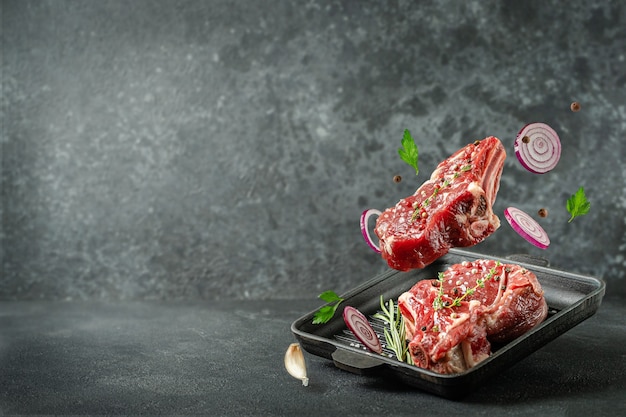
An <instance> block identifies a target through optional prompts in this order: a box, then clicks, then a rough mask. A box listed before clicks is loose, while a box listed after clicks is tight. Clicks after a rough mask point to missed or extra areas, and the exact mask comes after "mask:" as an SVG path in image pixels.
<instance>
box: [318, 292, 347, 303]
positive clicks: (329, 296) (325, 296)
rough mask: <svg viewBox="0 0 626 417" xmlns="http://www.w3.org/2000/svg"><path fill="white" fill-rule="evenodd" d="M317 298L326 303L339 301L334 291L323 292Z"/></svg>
mask: <svg viewBox="0 0 626 417" xmlns="http://www.w3.org/2000/svg"><path fill="white" fill-rule="evenodd" d="M318 297H319V298H321V299H322V300H324V301H326V302H327V303H332V302H333V301H338V300H340V299H341V298H340V297H339V296H338V295H337V293H336V292H335V291H330V290H329V291H324V292H323V293H321V294H320V295H319V296H318Z"/></svg>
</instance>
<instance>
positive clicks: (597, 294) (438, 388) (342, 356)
mask: <svg viewBox="0 0 626 417" xmlns="http://www.w3.org/2000/svg"><path fill="white" fill-rule="evenodd" d="M476 259H494V260H499V261H500V262H502V263H516V264H518V265H521V266H523V267H525V268H527V269H529V270H531V271H532V272H534V273H535V275H537V278H538V279H539V282H540V283H541V286H542V287H543V290H544V292H545V298H546V302H547V303H548V308H549V314H548V317H547V318H546V320H545V321H544V322H543V323H541V324H540V325H539V326H537V327H535V328H534V329H532V330H531V331H529V332H527V333H526V334H524V335H522V336H520V337H519V338H517V339H515V340H513V341H511V342H509V343H507V344H505V345H503V346H500V347H494V352H493V353H492V354H491V356H490V357H489V358H487V359H485V360H484V361H482V362H481V363H480V364H478V365H477V366H475V367H474V368H471V369H469V370H467V371H465V372H462V373H458V374H452V375H442V374H438V373H436V372H432V371H428V370H425V369H421V368H419V367H416V366H412V365H408V364H405V363H402V362H400V361H398V360H397V359H396V358H395V357H390V356H391V355H386V356H385V354H390V353H391V352H388V351H385V352H383V355H379V354H376V353H372V352H369V351H367V350H366V349H365V348H364V347H362V346H361V345H360V344H359V343H358V341H357V340H356V338H354V336H353V335H352V334H351V332H350V331H349V330H348V329H347V327H346V325H345V323H344V322H343V318H342V311H343V307H345V306H349V305H350V306H354V307H356V308H357V309H359V310H360V311H361V312H362V313H363V314H365V315H366V316H368V317H369V318H370V322H371V323H372V324H373V327H374V328H375V330H376V332H377V333H378V336H379V338H380V340H381V341H383V342H384V340H385V338H384V336H383V334H382V327H379V324H378V323H377V322H376V320H375V319H372V318H371V316H372V315H374V314H375V313H376V312H378V311H379V309H380V296H381V295H382V296H383V298H384V300H385V301H386V300H388V299H390V298H392V299H394V300H397V298H398V296H399V295H400V294H402V293H403V292H405V291H407V290H408V289H410V288H411V287H412V286H413V285H414V284H415V283H416V282H417V281H419V280H422V279H433V278H436V277H437V273H438V272H440V271H444V270H445V269H446V268H448V267H449V266H450V265H453V264H456V263H460V262H463V261H471V260H476ZM604 291H605V283H604V281H602V280H601V279H598V278H594V277H589V276H583V275H578V274H573V273H570V272H565V271H560V270H555V269H552V268H550V267H549V266H548V263H547V261H545V260H543V259H542V258H535V257H531V256H527V255H512V256H510V257H507V258H498V257H493V256H486V255H480V254H477V253H473V252H468V251H463V250H458V249H452V250H450V252H449V253H448V254H447V255H445V256H443V257H441V258H440V259H438V260H437V261H436V262H434V263H433V264H431V265H429V266H427V267H426V268H424V269H420V270H413V271H409V272H399V271H395V270H389V271H387V272H384V273H382V274H380V275H378V276H376V277H374V278H372V279H371V280H369V281H368V282H366V283H365V284H363V285H361V286H359V287H357V288H355V289H353V290H351V291H348V292H347V293H345V294H343V295H342V297H343V298H345V301H344V302H343V303H342V304H341V305H340V306H339V308H338V310H337V313H336V314H335V316H334V317H333V318H332V319H331V320H330V321H329V322H328V323H326V324H312V321H313V315H314V313H315V311H312V312H310V313H308V314H306V315H304V316H303V317H301V318H299V319H298V320H296V321H295V322H293V323H292V325H291V330H292V332H293V334H294V335H295V337H296V339H297V340H298V342H299V343H300V344H301V346H302V347H303V348H304V349H305V350H306V351H307V352H309V353H311V354H314V355H317V356H321V357H323V358H327V359H330V360H332V361H333V362H334V364H335V365H336V366H337V367H338V368H341V369H344V370H347V371H350V372H354V373H359V374H363V373H372V374H375V375H378V374H380V375H381V376H382V377H392V378H398V379H400V380H401V381H403V382H405V383H407V384H409V385H411V386H413V387H416V388H419V389H422V390H424V391H428V392H430V393H433V394H436V395H439V396H442V397H445V398H450V399H459V398H461V397H463V396H464V395H467V394H468V393H469V392H471V391H472V389H473V388H475V387H476V386H478V384H479V383H480V382H481V381H484V380H485V379H487V378H490V377H492V376H494V375H496V374H498V373H500V372H502V371H503V370H505V369H506V368H508V367H510V366H512V365H513V364H515V363H517V362H519V361H520V360H521V359H523V358H524V357H526V356H528V355H530V354H531V353H532V352H534V351H536V350H537V349H539V348H540V347H542V346H544V345H545V344H547V343H548V342H550V341H551V340H554V339H555V338H557V337H558V336H560V335H561V334H563V333H565V332H566V331H568V330H569V329H571V328H572V327H574V326H576V325H577V324H579V323H580V322H582V321H584V320H586V319H587V318H589V317H591V316H592V315H593V314H595V312H596V311H597V310H598V308H599V306H600V303H601V302H602V297H603V296H604Z"/></svg>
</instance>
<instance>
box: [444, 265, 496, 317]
mask: <svg viewBox="0 0 626 417" xmlns="http://www.w3.org/2000/svg"><path fill="white" fill-rule="evenodd" d="M500 265H501V263H500V261H496V266H495V267H493V268H491V269H490V270H489V273H487V275H485V277H484V278H478V279H477V280H476V285H474V286H473V287H472V288H468V289H467V290H465V293H463V295H462V296H460V297H456V298H455V299H454V300H452V302H447V301H446V302H444V301H443V295H444V294H443V279H444V273H443V272H439V275H438V278H437V282H438V283H439V291H438V292H437V297H436V298H435V299H434V300H433V309H434V310H441V309H442V308H452V307H458V306H460V305H461V301H463V300H464V299H465V298H466V297H469V296H470V295H472V294H474V293H475V292H476V290H477V289H478V288H479V287H480V288H484V287H485V281H488V280H490V279H491V278H493V277H494V275H495V274H496V272H497V270H496V268H497V267H499V266H500Z"/></svg>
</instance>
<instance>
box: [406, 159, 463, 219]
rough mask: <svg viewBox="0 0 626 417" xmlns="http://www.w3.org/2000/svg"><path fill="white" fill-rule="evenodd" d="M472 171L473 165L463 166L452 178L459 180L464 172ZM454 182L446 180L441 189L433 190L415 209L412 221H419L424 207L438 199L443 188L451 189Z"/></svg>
mask: <svg viewBox="0 0 626 417" xmlns="http://www.w3.org/2000/svg"><path fill="white" fill-rule="evenodd" d="M471 169H472V165H471V164H467V165H463V166H462V167H461V168H460V169H459V171H457V172H455V173H454V175H453V176H452V180H455V179H457V178H459V177H460V176H461V173H462V172H467V171H469V170H471ZM452 180H449V179H447V178H446V179H444V181H443V184H442V185H441V187H435V188H434V190H433V193H432V194H431V195H430V196H429V197H428V198H427V199H426V200H424V201H422V203H420V204H419V205H418V206H417V207H415V210H414V211H413V215H412V216H411V221H414V220H415V219H417V217H418V216H419V214H420V210H421V209H422V208H424V207H428V206H429V205H430V203H431V201H432V200H433V199H434V198H435V197H437V195H438V194H439V192H440V191H441V189H442V188H445V187H449V186H450V184H452Z"/></svg>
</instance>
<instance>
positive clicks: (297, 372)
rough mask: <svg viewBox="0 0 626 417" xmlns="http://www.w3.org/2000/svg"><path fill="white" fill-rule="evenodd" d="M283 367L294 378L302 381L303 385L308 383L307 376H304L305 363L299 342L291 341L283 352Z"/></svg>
mask: <svg viewBox="0 0 626 417" xmlns="http://www.w3.org/2000/svg"><path fill="white" fill-rule="evenodd" d="M285 369H287V372H289V375H291V376H292V377H294V378H297V379H299V380H301V381H302V385H304V386H305V387H306V386H308V385H309V378H308V377H307V376H306V363H305V362H304V354H303V353H302V349H301V348H300V344H299V343H292V344H290V345H289V347H288V348H287V352H285Z"/></svg>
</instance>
